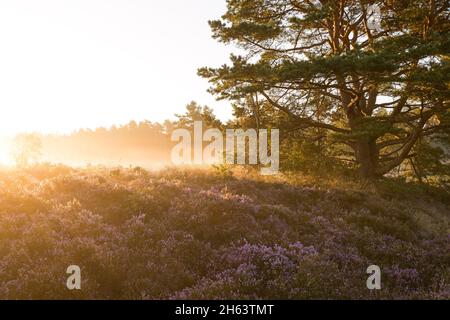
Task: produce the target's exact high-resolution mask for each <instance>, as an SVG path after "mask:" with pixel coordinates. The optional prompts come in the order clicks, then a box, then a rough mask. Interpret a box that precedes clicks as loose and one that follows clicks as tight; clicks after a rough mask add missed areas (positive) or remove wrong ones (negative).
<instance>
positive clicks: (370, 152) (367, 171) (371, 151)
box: [354, 139, 379, 180]
mask: <svg viewBox="0 0 450 320" xmlns="http://www.w3.org/2000/svg"><path fill="white" fill-rule="evenodd" d="M354 150H355V155H356V161H357V163H358V165H359V173H360V175H361V177H362V178H364V179H369V180H372V179H374V178H376V177H377V168H378V160H379V151H378V148H377V145H376V142H375V141H373V140H368V139H360V140H358V141H356V143H355V147H354Z"/></svg>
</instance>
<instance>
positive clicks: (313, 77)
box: [199, 0, 450, 178]
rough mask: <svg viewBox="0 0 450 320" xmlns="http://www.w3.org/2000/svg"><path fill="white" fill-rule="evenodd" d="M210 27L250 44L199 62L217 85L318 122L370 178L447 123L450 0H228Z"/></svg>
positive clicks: (234, 96) (228, 39)
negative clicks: (218, 61) (224, 57)
mask: <svg viewBox="0 0 450 320" xmlns="http://www.w3.org/2000/svg"><path fill="white" fill-rule="evenodd" d="M210 26H211V28H212V32H213V37H214V38H216V39H218V40H219V41H221V42H224V43H234V44H236V45H237V46H238V47H239V48H240V49H242V51H243V53H242V54H241V55H239V56H237V55H232V56H231V64H229V65H223V66H222V67H220V68H207V67H205V68H201V69H200V70H199V75H200V76H202V77H204V78H207V79H208V80H209V81H210V82H211V83H212V87H211V89H210V91H211V92H212V93H214V94H216V95H217V96H218V97H219V98H220V99H229V100H232V101H235V102H236V103H237V104H241V105H244V104H245V102H246V101H248V99H249V97H253V98H256V99H258V101H259V102H260V103H261V104H262V105H263V104H264V105H270V107H271V108H273V109H274V110H278V111H280V112H282V113H284V114H285V115H286V116H287V117H288V118H289V121H290V122H293V123H295V125H296V128H297V129H298V130H310V129H312V128H317V129H320V132H321V134H323V132H325V133H326V139H327V141H332V142H333V144H340V145H341V146H342V148H347V149H348V150H349V151H350V154H351V156H352V158H353V160H354V161H355V162H356V163H357V166H358V168H359V171H360V173H361V175H362V176H363V177H365V178H374V177H379V176H383V175H385V174H387V173H389V172H390V171H392V170H393V169H395V168H397V167H398V166H400V165H401V164H402V163H404V162H405V161H407V160H410V159H411V158H413V157H415V156H417V154H416V152H417V151H418V150H426V149H424V148H415V146H416V144H417V143H418V141H420V140H421V139H422V138H424V137H426V136H433V135H435V134H437V133H438V132H439V131H442V130H446V128H448V125H449V114H450V112H449V108H450V107H449V96H450V94H449V77H450V60H449V56H450V55H449V49H450V37H449V3H448V0H413V1H409V0H384V1H364V0H305V1H300V0H228V1H227V12H226V13H225V14H224V15H223V17H222V18H221V19H220V20H216V21H210ZM447 130H448V129H447Z"/></svg>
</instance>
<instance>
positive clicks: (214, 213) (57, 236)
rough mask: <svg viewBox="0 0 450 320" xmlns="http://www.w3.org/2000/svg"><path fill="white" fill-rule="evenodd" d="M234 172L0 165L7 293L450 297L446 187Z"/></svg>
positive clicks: (1, 288) (0, 280)
mask: <svg viewBox="0 0 450 320" xmlns="http://www.w3.org/2000/svg"><path fill="white" fill-rule="evenodd" d="M240 170H241V171H239V170H238V171H236V172H234V174H233V175H230V174H228V172H223V171H222V172H220V171H198V170H197V171H196V170H175V169H167V170H164V171H162V172H158V173H150V172H146V171H144V170H142V169H127V170H126V169H117V170H111V169H95V168H91V169H85V170H74V169H70V168H64V167H40V168H34V169H30V170H27V171H22V172H14V171H5V170H4V171H0V298H2V299H6V298H9V299H16V298H25V299H29V298H46V299H47V298H50V299H56V298H63V299H70V298H82V299H87V298H93V299H97V298H114V299H122V298H132V299H156V298H173V299H181V298H183V299H184V298H188V299H194V298H195V299H198V298H200V299H203V298H230V299H234V298H237V299H241V298H291V299H312V298H327V299H328V298H338V299H341V298H351V299H358V298H368V299H380V298H407V299H414V298H430V299H449V298H450V269H449V266H450V263H449V262H450V260H449V259H450V255H449V248H450V246H449V244H450V238H449V221H450V204H449V202H450V201H449V197H448V195H446V194H444V191H439V190H431V189H425V188H423V187H418V186H412V185H405V184H400V183H394V182H389V181H386V182H383V183H380V184H378V185H369V184H367V185H363V184H357V183H352V182H342V181H332V180H327V181H323V180H319V179H314V178H311V177H302V176H286V175H284V176H279V177H276V178H262V177H259V176H258V175H256V174H253V173H252V172H245V171H243V170H242V169H240ZM73 264H75V265H79V266H80V267H81V270H82V290H81V291H76V292H73V291H68V290H67V289H66V287H65V283H66V279H67V276H68V275H67V274H66V268H67V267H68V266H69V265H73ZM372 264H376V265H379V266H380V267H381V269H382V272H383V273H382V285H383V289H382V290H381V291H376V292H374V291H369V290H368V289H367V288H366V280H367V277H368V275H366V269H367V267H368V266H370V265H372Z"/></svg>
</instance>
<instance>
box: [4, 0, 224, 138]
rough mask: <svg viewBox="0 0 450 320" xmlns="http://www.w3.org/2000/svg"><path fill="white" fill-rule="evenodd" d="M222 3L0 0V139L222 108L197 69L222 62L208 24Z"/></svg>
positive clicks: (188, 0) (220, 50) (207, 0)
mask: <svg viewBox="0 0 450 320" xmlns="http://www.w3.org/2000/svg"><path fill="white" fill-rule="evenodd" d="M223 13H225V0H170V1H166V0H39V1H36V0H1V1H0V110H1V116H0V134H8V135H10V134H14V133H16V132H19V131H28V132H29V131H41V132H70V131H72V130H74V129H78V128H80V127H91V128H93V127H97V126H110V125H112V124H115V123H116V124H123V123H126V122H128V121H129V120H132V119H134V120H143V119H148V120H150V121H163V120H164V119H167V118H173V114H174V113H181V112H183V111H184V106H185V105H186V104H187V103H189V102H190V101H191V100H196V101H197V102H199V103H201V104H202V105H203V104H208V105H210V106H211V107H213V108H214V109H215V111H216V114H217V115H218V116H219V117H220V118H221V119H227V118H228V117H229V116H230V115H231V107H229V103H227V102H217V101H215V99H214V97H212V96H211V95H209V94H208V93H207V92H206V89H207V88H208V83H207V82H206V81H205V80H203V79H201V78H199V77H198V76H197V68H199V67H202V66H219V65H221V64H223V63H225V62H226V61H228V56H229V53H230V52H231V50H232V48H226V47H224V46H223V45H222V44H220V43H218V42H217V41H216V40H214V39H212V38H211V32H210V29H209V26H208V24H207V21H208V20H210V19H215V18H218V17H220V16H221V15H222V14H223Z"/></svg>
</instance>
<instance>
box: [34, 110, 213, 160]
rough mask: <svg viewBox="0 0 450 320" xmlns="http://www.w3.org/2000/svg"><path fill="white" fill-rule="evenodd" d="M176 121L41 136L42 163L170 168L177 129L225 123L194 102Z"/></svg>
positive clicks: (130, 124) (133, 123) (129, 124)
mask: <svg viewBox="0 0 450 320" xmlns="http://www.w3.org/2000/svg"><path fill="white" fill-rule="evenodd" d="M176 117H177V119H176V120H175V121H169V120H166V121H165V122H164V123H162V124H161V123H157V122H151V121H148V120H144V121H140V122H136V121H131V122H129V123H128V124H126V125H121V126H116V125H113V126H111V127H109V128H104V127H100V128H97V129H80V130H78V131H75V132H73V133H71V134H68V135H57V134H52V135H39V137H40V139H41V141H42V150H41V156H42V157H41V160H42V161H44V162H52V163H64V164H68V165H72V166H85V165H89V164H92V165H97V164H98V165H110V166H111V165H112V166H130V165H132V166H141V167H144V168H161V167H164V166H166V165H169V164H170V163H171V162H170V153H171V150H172V147H173V146H174V145H175V144H176V142H171V139H170V138H171V133H172V131H173V130H174V129H176V128H190V127H191V125H192V123H193V122H194V121H198V120H199V121H203V122H204V123H205V125H207V126H210V127H213V126H214V127H221V126H222V123H221V122H220V120H218V119H217V118H216V117H215V115H214V114H213V112H212V109H210V108H208V107H206V106H204V107H202V106H199V105H198V104H197V103H196V102H191V103H190V104H188V105H187V106H186V113H185V114H182V115H179V114H178V115H176Z"/></svg>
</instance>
